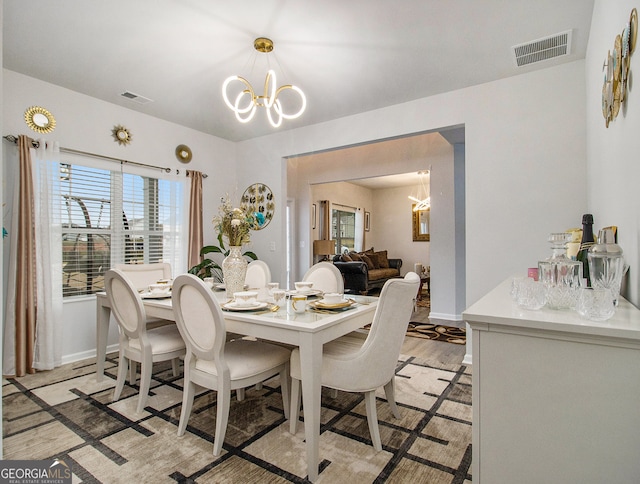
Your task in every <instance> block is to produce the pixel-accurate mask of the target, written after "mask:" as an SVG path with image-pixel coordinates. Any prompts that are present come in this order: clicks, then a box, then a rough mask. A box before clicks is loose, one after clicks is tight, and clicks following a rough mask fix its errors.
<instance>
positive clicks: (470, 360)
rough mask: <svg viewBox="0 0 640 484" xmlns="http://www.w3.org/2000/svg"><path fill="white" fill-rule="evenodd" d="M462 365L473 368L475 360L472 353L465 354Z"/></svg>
mask: <svg viewBox="0 0 640 484" xmlns="http://www.w3.org/2000/svg"><path fill="white" fill-rule="evenodd" d="M462 364H463V365H468V366H473V358H472V356H471V354H470V353H465V355H464V358H463V359H462Z"/></svg>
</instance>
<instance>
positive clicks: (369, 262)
mask: <svg viewBox="0 0 640 484" xmlns="http://www.w3.org/2000/svg"><path fill="white" fill-rule="evenodd" d="M360 257H361V258H362V261H363V262H365V263H366V264H367V269H369V270H370V271H372V270H373V269H375V266H374V265H373V261H372V260H371V259H370V258H369V256H368V255H366V254H361V255H360Z"/></svg>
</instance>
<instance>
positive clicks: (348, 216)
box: [331, 209, 356, 254]
mask: <svg viewBox="0 0 640 484" xmlns="http://www.w3.org/2000/svg"><path fill="white" fill-rule="evenodd" d="M355 237H356V214H355V212H347V211H344V210H336V209H333V210H332V211H331V238H332V239H333V240H335V241H336V252H335V253H336V254H342V253H343V252H344V251H345V250H347V251H352V250H355Z"/></svg>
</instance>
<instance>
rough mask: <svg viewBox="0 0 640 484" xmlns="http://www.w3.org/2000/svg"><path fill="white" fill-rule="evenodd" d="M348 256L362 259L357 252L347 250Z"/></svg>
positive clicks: (352, 258) (353, 258)
mask: <svg viewBox="0 0 640 484" xmlns="http://www.w3.org/2000/svg"><path fill="white" fill-rule="evenodd" d="M349 257H351V260H362V258H361V257H360V254H358V253H357V252H349Z"/></svg>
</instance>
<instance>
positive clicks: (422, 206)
mask: <svg viewBox="0 0 640 484" xmlns="http://www.w3.org/2000/svg"><path fill="white" fill-rule="evenodd" d="M428 174H429V170H421V171H419V172H418V175H420V184H421V185H422V193H424V196H425V198H422V199H420V198H416V197H412V196H411V195H409V200H413V201H414V202H416V205H415V207H413V211H414V212H419V211H420V210H427V209H428V208H430V207H431V197H428V196H427V193H428V192H427V189H426V187H425V186H424V177H425V176H426V175H428ZM417 195H418V196H420V192H418V194H417Z"/></svg>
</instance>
